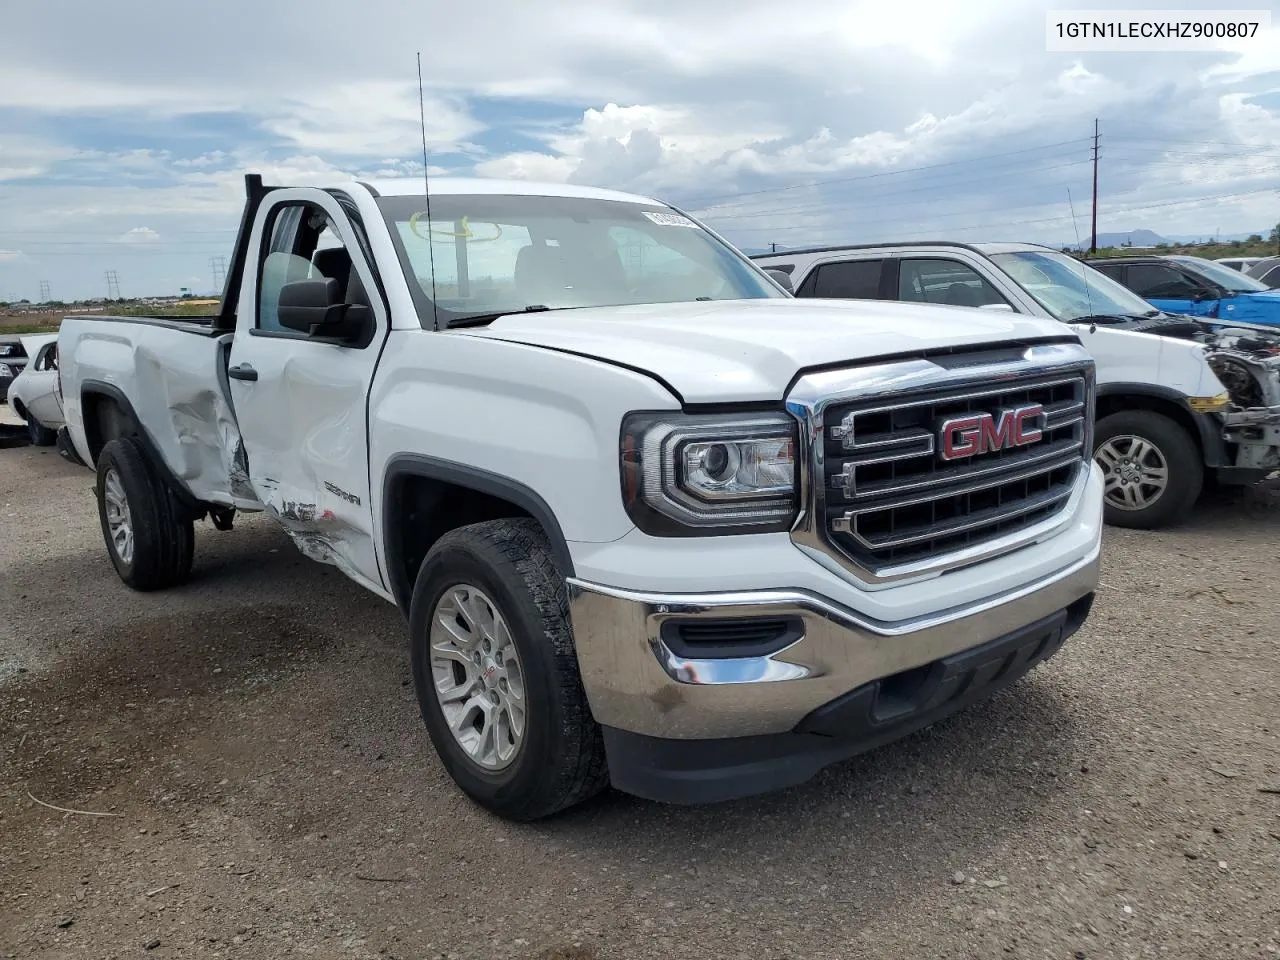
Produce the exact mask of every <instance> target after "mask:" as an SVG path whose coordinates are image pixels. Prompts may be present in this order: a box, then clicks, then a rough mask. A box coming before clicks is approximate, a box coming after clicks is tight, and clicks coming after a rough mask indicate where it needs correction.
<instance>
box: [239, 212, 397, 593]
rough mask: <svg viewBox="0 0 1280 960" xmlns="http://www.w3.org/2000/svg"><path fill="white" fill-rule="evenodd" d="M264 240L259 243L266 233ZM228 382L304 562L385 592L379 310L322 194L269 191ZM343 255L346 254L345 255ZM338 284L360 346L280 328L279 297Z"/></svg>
mask: <svg viewBox="0 0 1280 960" xmlns="http://www.w3.org/2000/svg"><path fill="white" fill-rule="evenodd" d="M264 236H265V237H266V238H267V242H266V243H265V244H264V243H263V242H262V239H263V237H264ZM250 249H252V250H260V251H262V254H261V255H260V257H259V260H258V262H257V264H256V270H249V269H246V271H245V274H246V276H245V286H244V288H243V292H242V295H241V301H240V302H241V304H242V305H243V306H242V308H241V310H240V315H239V319H238V326H237V330H236V337H235V342H234V344H233V345H232V348H231V355H230V363H229V368H228V378H229V383H230V385H231V392H232V396H233V398H234V401H235V409H236V416H237V419H238V420H239V423H240V429H241V433H242V435H243V438H244V449H245V454H246V457H247V460H248V470H249V480H250V483H251V484H252V486H253V488H254V490H255V492H256V493H257V496H258V499H259V500H261V501H262V503H263V504H264V505H265V506H266V508H267V510H268V512H270V513H271V514H273V515H274V516H275V517H276V518H277V519H278V520H279V521H280V522H281V523H282V524H283V526H284V527H285V529H286V530H287V531H288V532H289V534H290V535H291V536H292V538H293V540H294V542H295V543H296V544H297V545H298V548H299V549H300V550H302V552H303V553H305V554H306V555H307V556H309V557H311V558H313V559H315V560H320V561H323V562H326V563H332V564H335V565H336V566H338V567H340V568H341V569H342V570H343V571H344V572H345V573H347V574H348V575H349V576H352V577H353V578H354V579H356V580H358V581H361V582H363V583H365V584H366V585H367V586H372V587H375V588H377V589H378V590H379V592H385V588H384V579H383V576H382V572H381V570H380V568H379V565H378V557H377V551H376V550H375V548H374V543H373V513H372V508H371V502H370V501H371V498H370V496H369V458H368V435H367V432H368V421H367V417H366V409H367V405H366V398H367V396H368V393H369V385H370V383H371V382H372V380H373V373H374V368H375V367H376V366H377V361H378V353H379V351H380V349H381V345H382V342H383V340H384V339H385V337H386V333H387V327H388V320H387V315H386V310H385V306H384V305H383V304H382V302H381V301H380V299H379V298H378V297H376V296H373V297H370V296H368V295H367V294H366V293H365V291H376V290H377V286H376V284H375V283H374V282H373V275H372V272H371V268H370V266H369V264H368V262H367V258H366V257H365V255H364V253H363V252H362V246H361V244H360V243H359V240H358V235H357V233H356V232H355V227H354V226H353V224H352V223H351V221H350V220H349V219H348V218H347V216H346V213H345V212H344V210H343V209H342V207H341V206H340V205H339V204H338V203H337V202H336V201H335V200H334V199H333V198H332V197H331V196H330V195H328V194H327V193H324V192H323V191H319V190H311V189H290V190H280V191H275V192H273V193H272V194H271V196H270V198H269V200H268V202H267V203H264V205H263V209H262V210H261V211H260V212H259V214H258V218H257V224H256V225H255V229H254V236H253V239H252V241H251V246H250ZM344 254H345V256H344ZM319 279H328V280H334V281H335V282H336V283H337V284H338V288H339V289H340V290H341V292H342V295H343V297H344V298H346V300H344V302H348V301H351V302H355V301H359V302H360V303H361V304H367V305H368V306H369V308H370V310H371V314H372V323H373V324H374V332H373V333H372V335H371V337H370V338H369V341H368V342H367V343H365V344H363V345H347V344H341V343H336V342H331V341H326V340H320V339H316V338H313V337H312V336H310V335H308V334H307V333H302V332H300V331H297V330H293V329H289V328H288V327H287V326H285V325H284V324H282V323H281V322H280V311H279V305H280V293H281V289H282V287H283V286H284V284H287V283H291V282H294V281H298V280H304V281H305V280H319Z"/></svg>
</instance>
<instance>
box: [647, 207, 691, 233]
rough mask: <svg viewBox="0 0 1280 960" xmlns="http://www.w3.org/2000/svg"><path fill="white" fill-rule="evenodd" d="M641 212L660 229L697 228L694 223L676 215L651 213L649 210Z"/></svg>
mask: <svg viewBox="0 0 1280 960" xmlns="http://www.w3.org/2000/svg"><path fill="white" fill-rule="evenodd" d="M642 212H643V213H644V215H645V216H646V217H648V218H649V219H650V220H652V221H653V222H654V223H656V224H658V225H659V226H662V227H693V228H694V229H695V230H696V229H697V228H698V225H697V224H696V223H694V222H693V221H692V220H690V219H689V218H688V217H682V216H681V215H680V214H678V213H653V212H652V211H649V210H644V211H642Z"/></svg>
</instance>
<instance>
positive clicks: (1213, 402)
mask: <svg viewBox="0 0 1280 960" xmlns="http://www.w3.org/2000/svg"><path fill="white" fill-rule="evenodd" d="M1187 406H1189V407H1190V408H1191V409H1192V410H1194V411H1195V412H1196V413H1222V411H1224V410H1226V409H1227V407H1229V406H1231V398H1230V397H1229V396H1227V395H1226V394H1225V393H1218V394H1215V395H1214V396H1212V397H1187Z"/></svg>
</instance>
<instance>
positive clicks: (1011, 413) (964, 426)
mask: <svg viewBox="0 0 1280 960" xmlns="http://www.w3.org/2000/svg"><path fill="white" fill-rule="evenodd" d="M1043 416H1044V407H1043V406H1041V405H1040V404H1038V403H1029V404H1026V405H1025V406H1021V407H1006V408H1005V409H1003V410H997V411H996V412H995V413H994V414H990V413H967V414H965V415H964V416H963V417H951V418H949V419H947V420H944V421H942V425H941V426H940V427H939V428H938V439H939V440H940V441H941V444H940V455H941V457H942V459H943V460H963V459H964V458H965V457H974V456H977V455H978V454H980V453H993V452H995V451H996V450H1004V449H1006V448H1009V447H1025V446H1026V445H1027V444H1029V443H1035V442H1036V441H1037V440H1039V439H1040V438H1041V437H1043V436H1044V431H1043V430H1042V429H1041V428H1040V423H1041V418H1042V417H1043Z"/></svg>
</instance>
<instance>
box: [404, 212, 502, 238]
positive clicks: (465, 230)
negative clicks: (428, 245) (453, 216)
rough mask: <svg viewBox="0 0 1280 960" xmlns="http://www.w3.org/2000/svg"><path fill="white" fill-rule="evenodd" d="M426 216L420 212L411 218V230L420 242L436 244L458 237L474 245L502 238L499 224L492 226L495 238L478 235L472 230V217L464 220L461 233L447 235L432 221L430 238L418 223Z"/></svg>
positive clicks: (429, 225) (452, 231) (451, 232)
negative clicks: (423, 232)
mask: <svg viewBox="0 0 1280 960" xmlns="http://www.w3.org/2000/svg"><path fill="white" fill-rule="evenodd" d="M426 215H427V211H425V210H419V211H418V212H417V213H415V214H414V215H413V216H411V217H410V218H409V229H410V230H412V231H413V235H414V236H416V237H417V238H418V239H420V240H426V241H428V242H434V241H436V240H440V241H442V242H443V241H445V240H456V239H458V237H462V238H464V239H466V240H469V241H470V242H472V243H488V242H489V241H491V240H497V239H498V238H500V237H501V236H502V226H501V225H500V224H497V223H493V224H490V226H491V227H493V229H494V234H493V236H491V237H486V236H479V235H477V234H476V232H475V231H474V230H472V229H471V218H470V217H463V218H462V220H461V221H460V222H461V224H462V229H461V230H460V231H459V230H449V231H448V232H447V233H442V232H441V231H440V229H439V227H438V225H437V224H432V223H430V221H428V232H429V233H430V236H429V237H428V236H424V235H423V234H422V232H421V231H420V230H419V229H418V221H419V220H421V219H422V218H423V217H425V216H426Z"/></svg>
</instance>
